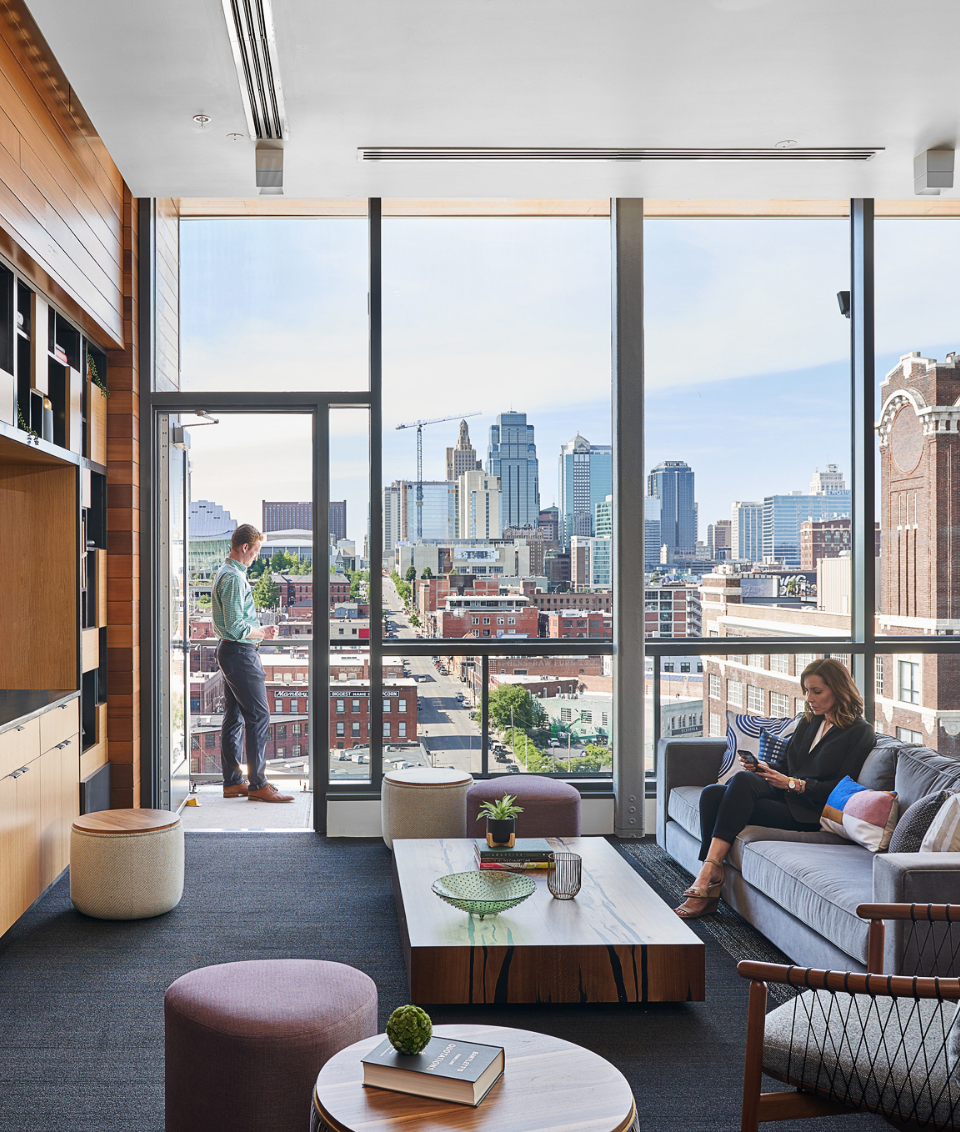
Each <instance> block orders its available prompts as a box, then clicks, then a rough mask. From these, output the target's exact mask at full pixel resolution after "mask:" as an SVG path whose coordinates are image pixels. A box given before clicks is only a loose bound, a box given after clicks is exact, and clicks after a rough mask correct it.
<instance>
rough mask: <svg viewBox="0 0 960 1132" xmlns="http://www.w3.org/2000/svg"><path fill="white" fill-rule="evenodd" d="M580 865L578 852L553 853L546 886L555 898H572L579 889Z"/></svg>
mask: <svg viewBox="0 0 960 1132" xmlns="http://www.w3.org/2000/svg"><path fill="white" fill-rule="evenodd" d="M581 866H582V860H581V857H580V854H579V853H554V855H553V868H552V869H551V870H550V872H549V873H548V874H547V888H549V889H550V892H551V894H552V895H553V896H555V897H556V899H557V900H572V899H573V898H574V897H575V896H576V895H577V893H578V892H579V891H580V880H581Z"/></svg>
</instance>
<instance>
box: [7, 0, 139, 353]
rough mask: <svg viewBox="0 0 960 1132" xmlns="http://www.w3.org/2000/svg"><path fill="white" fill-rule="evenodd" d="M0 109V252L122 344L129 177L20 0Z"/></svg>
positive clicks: (90, 329) (14, 10)
mask: <svg viewBox="0 0 960 1132" xmlns="http://www.w3.org/2000/svg"><path fill="white" fill-rule="evenodd" d="M0 106H2V107H3V112H2V114H0V232H2V234H3V237H4V238H3V239H2V240H0V251H3V252H4V253H5V254H9V255H10V257H11V258H12V259H14V262H15V263H16V264H17V266H18V267H19V268H20V269H21V270H22V271H23V272H24V274H26V275H27V276H28V277H29V278H30V279H31V281H32V282H33V283H34V284H35V285H36V286H37V288H38V289H40V290H42V291H45V292H46V293H47V294H49V295H50V297H51V298H52V299H54V301H55V302H57V303H58V304H59V305H60V306H62V307H63V309H64V310H65V312H66V313H67V314H68V315H69V316H71V317H72V318H74V319H76V321H77V322H78V323H79V324H80V325H81V326H82V327H83V329H84V330H85V331H86V332H87V333H89V334H90V335H91V336H92V337H93V338H94V339H96V340H98V341H100V342H101V343H103V344H109V345H113V346H115V347H118V346H121V345H122V344H123V306H122V278H121V276H122V271H123V262H122V249H123V233H122V199H123V198H122V192H123V181H122V178H121V177H120V174H119V171H118V170H117V168H116V166H115V165H114V163H113V161H112V160H111V159H110V157H109V155H108V154H107V151H106V148H105V147H104V146H103V144H102V143H101V142H100V140H99V138H97V137H96V134H95V132H94V131H93V129H92V128H91V127H90V124H89V120H88V119H87V118H86V115H85V114H84V113H83V110H82V107H80V105H79V102H78V101H77V99H76V97H75V96H74V94H73V92H72V91H71V90H70V88H69V84H68V83H67V82H66V80H65V79H64V77H63V75H62V72H61V71H60V69H59V67H58V65H57V63H56V59H55V58H54V57H53V55H52V54H51V52H50V50H49V48H48V47H47V45H46V43H45V42H44V40H43V37H42V36H41V35H40V34H39V32H38V31H37V28H36V25H35V24H34V22H33V19H32V17H31V16H30V14H29V12H28V11H27V9H26V7H25V5H24V4H23V3H22V2H21V0H0Z"/></svg>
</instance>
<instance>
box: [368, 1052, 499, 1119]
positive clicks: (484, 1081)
mask: <svg viewBox="0 0 960 1132" xmlns="http://www.w3.org/2000/svg"><path fill="white" fill-rule="evenodd" d="M361 1061H362V1062H363V1083H364V1085H374V1086H376V1087H377V1088H380V1089H391V1090H392V1091H393V1092H395V1093H413V1094H414V1095H415V1096H418V1097H435V1098H436V1099H437V1100H441V1101H453V1102H455V1103H456V1104H468V1105H473V1106H474V1107H476V1106H477V1105H478V1104H479V1103H480V1102H481V1101H482V1100H483V1098H484V1097H485V1096H486V1095H487V1093H489V1092H490V1090H491V1089H492V1088H493V1086H494V1085H495V1084H496V1083H497V1081H499V1080H500V1078H501V1077H502V1076H503V1047H502V1046H488V1045H482V1044H481V1043H480V1042H460V1041H457V1040H456V1039H455V1038H441V1037H433V1038H431V1039H430V1041H429V1043H428V1044H427V1047H426V1049H425V1050H424V1051H423V1052H422V1053H415V1054H407V1053H398V1052H397V1051H396V1050H395V1049H394V1048H393V1046H392V1045H391V1044H390V1039H389V1038H388V1039H386V1040H385V1041H382V1042H381V1043H380V1045H378V1046H377V1047H376V1049H374V1050H371V1052H370V1053H368V1054H367V1055H366V1057H363V1058H361Z"/></svg>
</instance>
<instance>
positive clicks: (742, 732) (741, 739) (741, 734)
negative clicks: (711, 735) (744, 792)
mask: <svg viewBox="0 0 960 1132" xmlns="http://www.w3.org/2000/svg"><path fill="white" fill-rule="evenodd" d="M801 719H803V713H802V712H801V713H800V715H798V716H797V717H796V719H765V718H764V717H763V716H762V715H737V713H736V712H735V711H728V712H727V749H726V750H725V751H724V753H723V760H722V761H721V763H720V774H719V775H718V776H717V782H726V781H727V779H728V778H730V776H731V775H734V774H736V773H737V771H738V770H741V769H742V768H741V766H740V760H739V759H738V758H737V751H752V752H753V754H755V755H756V756H757V757H758V758H759V757H760V733H761V732H762V731H768V732H769V733H770V734H771V735H774V736H776V737H777V738H778V739H789V738H790V736H791V735H792V734H793V733H794V731H796V729H797V724H798V723H799V722H800V720H801Z"/></svg>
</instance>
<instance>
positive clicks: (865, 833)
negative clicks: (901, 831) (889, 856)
mask: <svg viewBox="0 0 960 1132" xmlns="http://www.w3.org/2000/svg"><path fill="white" fill-rule="evenodd" d="M898 814H899V809H898V806H897V793H896V791H895V790H868V789H867V787H866V786H861V785H860V783H859V782H854V780H853V779H852V778H851V777H850V776H849V775H847V777H846V778H842V779H841V780H840V781H839V782H838V783H837V785H836V786H834V788H833V789H832V790H831V791H830V797H829V798H828V799H827V804H826V805H825V806H824V807H823V813H822V814H821V815H820V828H821V829H822V830H824V831H825V832H827V833H836V834H839V835H840V836H841V837H845V838H846V839H847V840H848V841H853V842H855V843H856V844H857V845H862V846H863V847H864V849H869V850H870V852H871V853H881V852H883V850H884V849H886V847H887V846H888V845H889V844H890V838H891V837H892V836H893V830H894V827H895V826H896V824H897V816H898Z"/></svg>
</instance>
